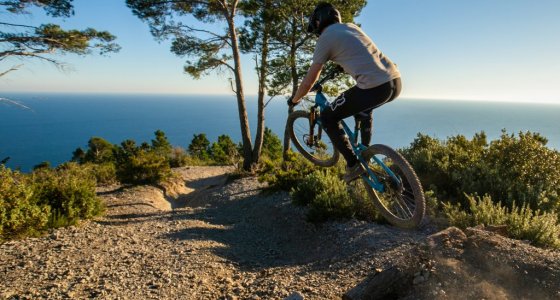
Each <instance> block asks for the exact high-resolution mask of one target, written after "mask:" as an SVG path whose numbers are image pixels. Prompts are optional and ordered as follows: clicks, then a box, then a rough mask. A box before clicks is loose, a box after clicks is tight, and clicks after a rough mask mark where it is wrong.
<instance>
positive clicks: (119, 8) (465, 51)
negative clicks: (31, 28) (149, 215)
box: [0, 0, 560, 103]
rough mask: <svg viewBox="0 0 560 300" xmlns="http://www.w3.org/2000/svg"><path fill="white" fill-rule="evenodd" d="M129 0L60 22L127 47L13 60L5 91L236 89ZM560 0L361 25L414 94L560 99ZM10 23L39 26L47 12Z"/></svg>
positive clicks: (379, 4)
mask: <svg viewBox="0 0 560 300" xmlns="http://www.w3.org/2000/svg"><path fill="white" fill-rule="evenodd" d="M124 2H125V1H124V0H96V1H91V0H75V1H74V3H75V11H76V14H75V16H74V17H72V18H69V19H65V20H60V19H57V20H54V21H53V22H55V23H61V25H62V26H64V27H65V28H77V29H83V28H85V27H88V26H89V27H93V28H96V29H101V30H108V31H110V32H111V33H113V34H114V35H116V36H117V38H118V39H117V42H118V43H119V44H120V45H121V46H122V50H121V51H120V52H119V53H117V54H112V55H110V56H107V57H101V56H87V57H80V56H74V55H66V56H62V57H60V60H63V61H65V62H67V63H68V66H69V68H67V69H66V70H63V71H61V70H58V69H57V68H55V67H53V66H52V65H50V64H47V63H44V62H38V61H33V60H25V61H23V62H21V61H16V60H12V61H3V62H0V70H4V69H7V68H9V67H10V66H11V65H15V64H20V63H24V66H23V67H22V68H21V70H19V71H16V72H13V73H10V74H9V75H6V76H4V77H1V78H0V91H7V92H18V91H19V92H88V93H171V94H227V93H230V91H229V84H228V83H227V80H226V78H227V77H228V76H227V74H226V75H223V74H222V75H217V74H213V75H211V76H208V77H204V78H202V79H200V80H194V79H192V78H190V77H188V76H187V75H185V74H183V71H182V67H183V63H184V59H183V58H180V57H176V56H175V55H173V54H172V53H171V52H170V51H169V43H166V42H164V43H158V42H156V41H155V40H154V39H153V37H152V36H151V35H150V33H149V31H148V27H147V25H146V24H144V23H142V22H141V21H140V20H139V19H138V18H137V17H135V16H133V15H132V13H131V12H130V10H129V9H128V8H127V7H126V6H125V4H124ZM559 12H560V1H558V0H539V1H528V0H525V1H521V0H469V1H450V0H424V1H418V0H385V1H373V0H370V1H368V5H367V6H366V7H365V9H364V10H363V11H362V13H361V15H360V17H359V18H358V19H357V22H358V23H360V24H362V27H363V28H364V30H365V32H366V33H368V34H369V35H370V36H371V37H372V39H373V40H374V41H375V42H376V43H377V45H378V46H379V48H380V49H381V50H382V51H383V52H385V54H386V55H388V56H389V57H390V58H391V59H392V60H393V61H395V62H396V63H397V64H398V66H399V68H400V70H401V73H402V76H403V83H404V91H403V94H402V96H403V97H408V98H432V99H470V100H500V101H535V102H557V103H560V58H559V55H560V18H558V13H559ZM0 20H2V21H5V22H14V23H15V22H19V23H26V24H31V25H38V24H41V23H44V22H46V21H48V20H49V19H48V18H46V17H45V16H44V15H43V14H42V13H39V12H37V11H34V13H33V14H31V15H25V16H19V17H13V16H10V15H8V14H6V13H5V12H0ZM243 65H244V69H243V71H244V80H245V89H246V93H247V94H255V93H256V91H257V90H256V84H257V82H256V76H255V74H254V71H253V69H252V68H253V66H254V63H253V62H252V60H251V58H250V57H244V59H243Z"/></svg>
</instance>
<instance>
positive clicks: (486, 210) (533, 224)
mask: <svg viewBox="0 0 560 300" xmlns="http://www.w3.org/2000/svg"><path fill="white" fill-rule="evenodd" d="M467 199H468V202H469V207H468V209H463V208H462V206H461V205H459V204H451V203H446V204H444V205H443V211H444V213H445V214H446V216H447V217H448V219H449V222H450V223H451V225H454V226H458V227H461V228H466V227H471V226H476V225H480V224H483V225H506V226H507V231H508V234H509V235H510V237H512V238H516V239H521V240H529V241H531V243H532V244H534V245H536V246H544V247H554V248H560V224H559V222H558V221H559V220H558V215H556V214H555V213H548V212H544V213H543V212H542V211H540V210H536V211H535V210H532V209H531V208H529V206H528V205H527V204H523V205H522V206H517V205H516V204H515V203H513V204H512V208H511V209H510V208H508V207H506V206H502V205H501V203H494V202H493V201H492V198H491V197H490V196H484V197H482V198H481V197H477V196H473V195H467Z"/></svg>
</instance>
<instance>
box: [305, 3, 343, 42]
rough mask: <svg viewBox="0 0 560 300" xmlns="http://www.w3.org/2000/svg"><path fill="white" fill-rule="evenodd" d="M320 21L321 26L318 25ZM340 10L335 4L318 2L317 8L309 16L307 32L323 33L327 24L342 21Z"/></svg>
mask: <svg viewBox="0 0 560 300" xmlns="http://www.w3.org/2000/svg"><path fill="white" fill-rule="evenodd" d="M317 21H319V26H317ZM340 22H341V18H340V12H339V11H338V10H337V9H336V8H334V6H333V5H332V4H330V3H327V2H321V3H319V4H317V6H316V7H315V10H314V11H313V13H312V14H311V17H309V24H307V32H309V33H314V34H315V35H316V36H319V35H321V32H323V29H325V28H326V27H327V26H329V25H331V24H334V23H340Z"/></svg>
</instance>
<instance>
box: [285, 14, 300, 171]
mask: <svg viewBox="0 0 560 300" xmlns="http://www.w3.org/2000/svg"><path fill="white" fill-rule="evenodd" d="M292 21H293V22H292V28H291V29H292V36H291V43H290V69H291V72H292V97H293V96H294V95H295V94H296V91H297V88H298V73H297V66H296V51H297V48H296V38H297V30H298V28H297V25H296V21H295V20H292ZM293 111H294V108H293V107H290V108H289V109H288V115H289V114H291V113H292V112H293ZM288 150H290V132H289V131H288V123H287V122H286V128H285V130H284V149H283V157H284V161H286V159H288Z"/></svg>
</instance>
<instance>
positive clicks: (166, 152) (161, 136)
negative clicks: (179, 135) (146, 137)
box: [152, 130, 173, 157]
mask: <svg viewBox="0 0 560 300" xmlns="http://www.w3.org/2000/svg"><path fill="white" fill-rule="evenodd" d="M154 134H155V136H156V138H155V139H153V140H152V149H153V150H154V151H155V152H156V153H157V154H158V155H161V156H164V157H169V156H170V155H171V152H172V149H173V146H171V143H169V140H167V137H166V136H165V133H164V132H163V131H161V130H157V131H156V132H154Z"/></svg>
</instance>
